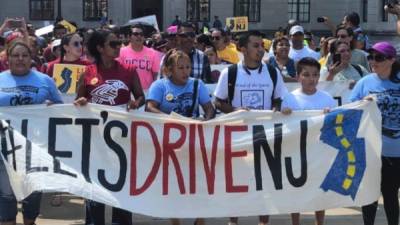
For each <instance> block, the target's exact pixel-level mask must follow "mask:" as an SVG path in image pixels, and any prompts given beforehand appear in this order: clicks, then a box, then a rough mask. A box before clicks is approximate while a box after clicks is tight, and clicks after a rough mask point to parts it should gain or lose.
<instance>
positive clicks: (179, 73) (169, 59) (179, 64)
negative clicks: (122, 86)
mask: <svg viewBox="0 0 400 225" xmlns="http://www.w3.org/2000/svg"><path fill="white" fill-rule="evenodd" d="M163 64H164V66H163V68H162V71H163V74H166V75H167V77H166V78H164V79H160V80H156V81H155V82H154V83H153V84H152V85H151V86H150V89H149V93H148V97H147V102H146V111H148V112H154V113H166V114H170V113H171V112H176V113H178V114H180V115H182V116H186V117H198V110H197V109H198V106H199V105H201V106H202V108H203V110H204V112H205V115H204V119H205V120H209V119H211V118H213V117H214V106H213V105H212V103H211V99H210V96H209V94H208V90H207V88H206V87H205V85H204V83H203V82H202V81H201V80H196V79H193V78H190V77H189V75H190V71H191V62H190V58H189V56H188V55H187V54H186V53H184V52H182V51H178V50H175V49H172V50H170V51H169V52H168V53H167V54H166V55H165V58H164V63H163ZM196 83H197V84H196ZM194 86H197V90H194ZM193 100H194V101H193Z"/></svg>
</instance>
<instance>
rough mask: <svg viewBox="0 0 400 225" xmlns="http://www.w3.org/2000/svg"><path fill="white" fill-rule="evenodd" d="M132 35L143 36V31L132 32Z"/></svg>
mask: <svg viewBox="0 0 400 225" xmlns="http://www.w3.org/2000/svg"><path fill="white" fill-rule="evenodd" d="M132 35H133V36H143V32H132Z"/></svg>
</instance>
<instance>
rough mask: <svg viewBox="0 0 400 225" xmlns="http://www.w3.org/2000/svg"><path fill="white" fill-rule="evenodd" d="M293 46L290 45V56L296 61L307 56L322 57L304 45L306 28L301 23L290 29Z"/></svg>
mask: <svg viewBox="0 0 400 225" xmlns="http://www.w3.org/2000/svg"><path fill="white" fill-rule="evenodd" d="M289 34H290V40H291V43H292V46H291V47H290V51H289V57H290V58H291V59H293V60H294V61H295V62H298V61H300V59H302V58H305V57H312V58H314V59H316V60H318V59H319V58H320V55H319V53H318V52H315V51H314V50H312V49H310V48H309V47H308V46H305V45H304V29H303V27H302V26H300V25H295V26H293V27H292V28H290V31H289Z"/></svg>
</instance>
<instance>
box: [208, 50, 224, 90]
mask: <svg viewBox="0 0 400 225" xmlns="http://www.w3.org/2000/svg"><path fill="white" fill-rule="evenodd" d="M204 54H205V55H206V56H207V57H208V61H209V62H210V65H211V79H212V81H213V83H217V82H218V79H219V75H220V74H221V72H220V70H219V69H213V68H212V65H220V64H222V65H226V64H228V62H225V61H223V60H221V59H220V58H218V55H217V50H216V49H215V47H214V46H207V47H206V49H205V50H204Z"/></svg>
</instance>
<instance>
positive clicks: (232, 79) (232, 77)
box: [228, 64, 279, 107]
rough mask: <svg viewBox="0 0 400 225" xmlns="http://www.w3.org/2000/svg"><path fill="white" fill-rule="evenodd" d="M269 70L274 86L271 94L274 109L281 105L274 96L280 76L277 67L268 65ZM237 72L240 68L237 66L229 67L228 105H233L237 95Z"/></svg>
mask: <svg viewBox="0 0 400 225" xmlns="http://www.w3.org/2000/svg"><path fill="white" fill-rule="evenodd" d="M266 65H267V68H268V72H269V74H270V76H271V80H272V84H273V89H272V94H271V107H273V105H274V103H275V104H279V102H277V101H276V100H275V99H274V94H275V88H276V83H277V80H278V74H277V72H276V69H275V67H273V66H271V65H269V64H266ZM261 66H262V65H261ZM237 70H238V66H237V64H233V65H231V66H229V67H228V103H229V104H231V105H232V100H233V96H234V94H235V84H236V77H237Z"/></svg>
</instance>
